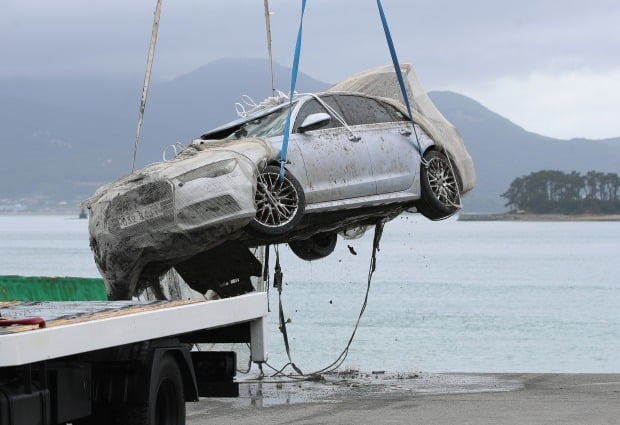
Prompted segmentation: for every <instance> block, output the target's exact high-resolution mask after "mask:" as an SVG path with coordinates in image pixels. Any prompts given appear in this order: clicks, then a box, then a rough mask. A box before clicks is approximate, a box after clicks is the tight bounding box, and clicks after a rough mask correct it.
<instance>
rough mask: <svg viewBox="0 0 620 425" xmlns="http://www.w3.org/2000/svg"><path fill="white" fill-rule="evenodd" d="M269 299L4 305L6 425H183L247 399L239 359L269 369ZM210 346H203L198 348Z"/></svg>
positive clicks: (256, 295) (0, 388)
mask: <svg viewBox="0 0 620 425" xmlns="http://www.w3.org/2000/svg"><path fill="white" fill-rule="evenodd" d="M267 312H268V300H267V293H266V292H265V291H264V290H255V291H253V292H250V293H245V294H242V295H237V296H232V297H229V298H222V299H216V300H206V299H204V300H195V299H177V300H167V301H150V300H142V301H140V300H137V299H133V300H129V301H53V302H19V301H13V302H11V301H7V302H0V425H52V424H73V425H86V424H88V425H104V424H105V425H108V424H123V425H127V424H136V425H153V424H166V425H183V424H185V402H191V401H198V399H199V397H213V396H216V397H234V396H238V392H239V389H238V384H237V383H236V382H234V376H235V373H236V354H235V352H234V351H200V350H197V349H196V347H200V346H204V344H206V343H248V344H250V347H251V356H252V357H251V358H252V361H254V362H264V361H266V353H265V339H264V335H265V323H266V315H267ZM199 344H202V345H199Z"/></svg>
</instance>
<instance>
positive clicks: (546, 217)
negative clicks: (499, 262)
mask: <svg viewBox="0 0 620 425" xmlns="http://www.w3.org/2000/svg"><path fill="white" fill-rule="evenodd" d="M458 221H620V214H529V213H526V212H522V211H510V212H504V213H493V214H476V213H464V214H460V215H459V217H458Z"/></svg>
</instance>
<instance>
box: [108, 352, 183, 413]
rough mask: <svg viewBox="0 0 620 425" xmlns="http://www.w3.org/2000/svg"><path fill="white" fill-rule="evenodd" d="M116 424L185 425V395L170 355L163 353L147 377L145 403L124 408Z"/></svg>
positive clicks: (178, 372)
mask: <svg viewBox="0 0 620 425" xmlns="http://www.w3.org/2000/svg"><path fill="white" fill-rule="evenodd" d="M116 423H117V425H121V424H122V425H185V397H184V394H183V378H182V376H181V370H180V369H179V366H178V364H177V362H176V360H175V359H174V357H173V356H172V355H171V354H166V355H164V356H163V357H162V359H161V360H160V362H159V366H158V367H157V369H156V370H155V371H154V373H153V375H152V377H151V387H150V388H149V405H148V406H146V407H141V408H131V409H126V410H124V411H123V412H121V414H120V415H119V417H118V418H117V421H116Z"/></svg>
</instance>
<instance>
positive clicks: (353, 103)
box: [338, 95, 406, 125]
mask: <svg viewBox="0 0 620 425" xmlns="http://www.w3.org/2000/svg"><path fill="white" fill-rule="evenodd" d="M338 103H339V104H340V106H341V108H342V110H344V111H345V117H346V120H347V122H348V123H349V125H364V124H375V123H382V122H397V121H405V120H406V118H405V116H404V115H403V114H401V113H400V112H399V111H398V110H396V109H395V108H394V107H392V106H390V105H385V104H383V103H380V102H378V101H376V100H375V99H371V98H368V97H362V96H355V95H340V96H338Z"/></svg>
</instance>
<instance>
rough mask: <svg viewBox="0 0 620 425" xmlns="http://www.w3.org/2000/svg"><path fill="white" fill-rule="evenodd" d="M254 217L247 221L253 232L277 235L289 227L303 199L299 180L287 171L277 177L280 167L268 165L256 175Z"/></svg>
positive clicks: (301, 208) (295, 220) (298, 216)
mask: <svg viewBox="0 0 620 425" xmlns="http://www.w3.org/2000/svg"><path fill="white" fill-rule="evenodd" d="M255 201H256V217H254V219H253V220H252V221H251V222H250V224H249V227H250V229H252V230H253V231H255V232H257V233H259V234H262V235H268V236H277V235H283V234H285V233H288V232H289V231H291V230H293V229H294V228H295V226H297V224H298V223H299V221H300V220H301V218H302V216H303V214H304V210H305V203H306V199H305V196H304V191H303V189H302V187H301V184H300V183H299V181H298V180H297V179H296V178H295V176H293V175H292V174H291V173H289V172H287V173H285V174H284V177H282V178H280V167H278V166H275V165H268V166H267V167H266V168H265V169H264V170H263V171H262V172H261V173H260V174H259V176H258V179H257V187H256V197H255Z"/></svg>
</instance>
